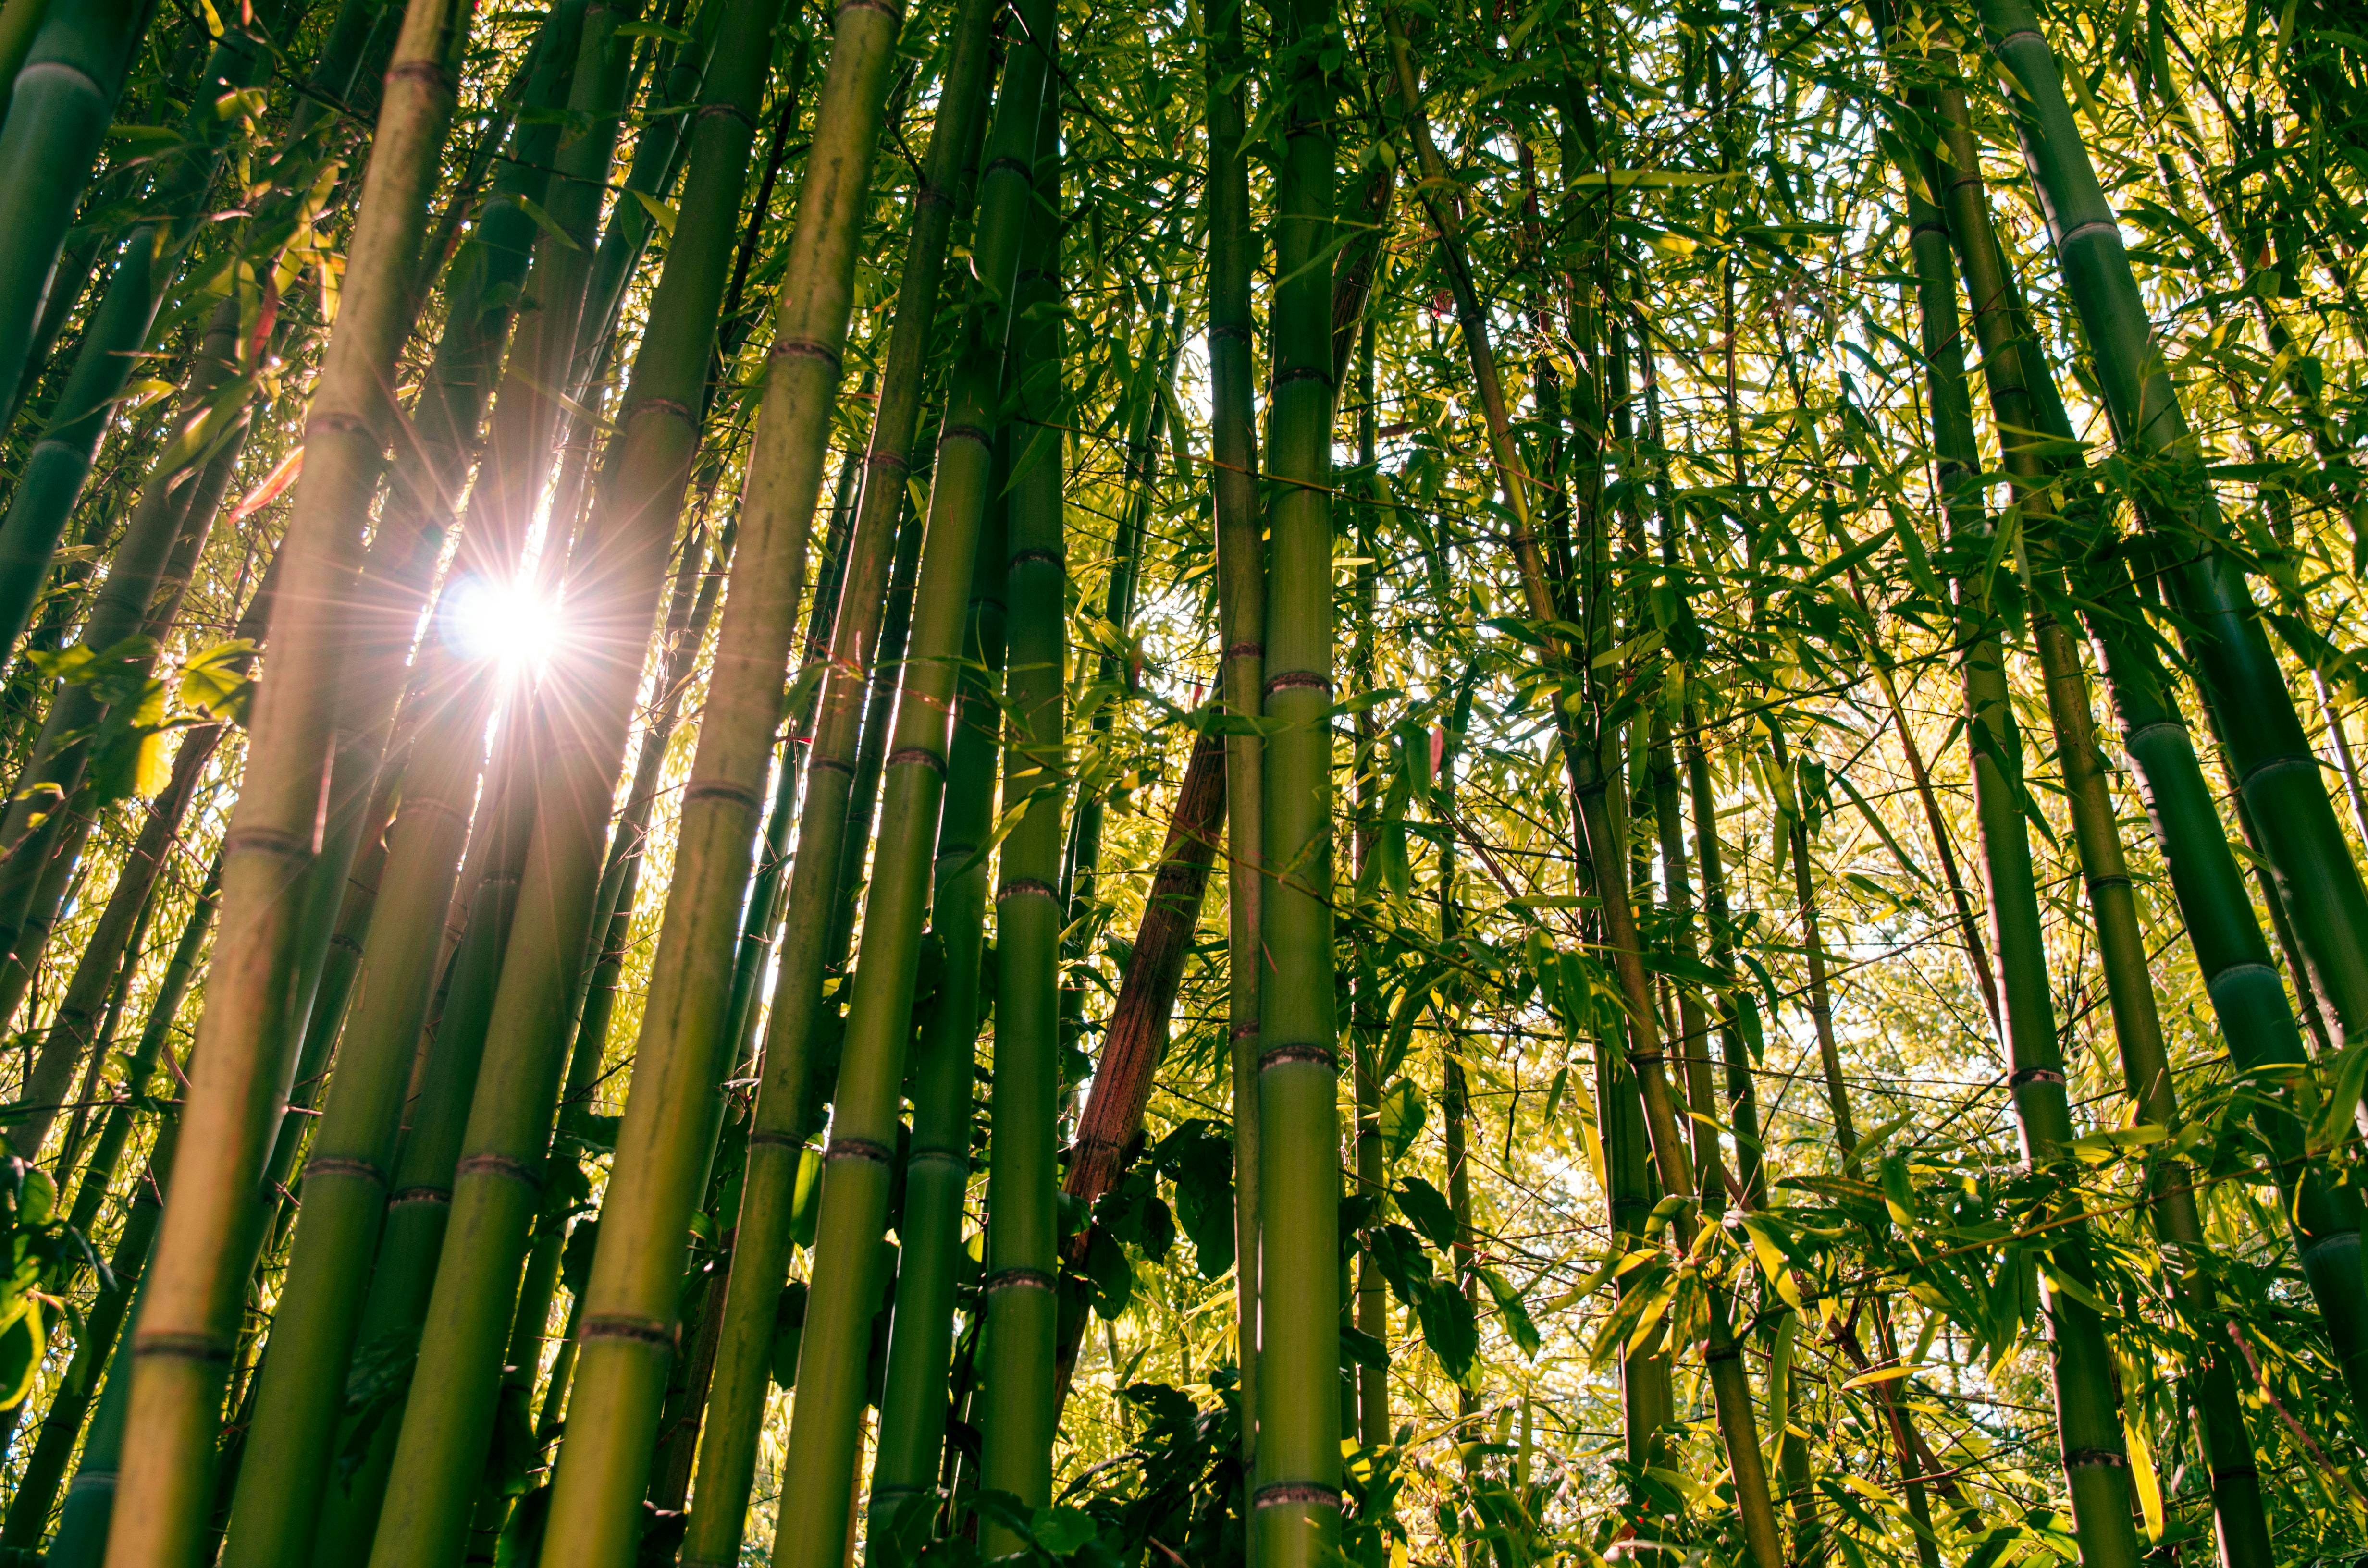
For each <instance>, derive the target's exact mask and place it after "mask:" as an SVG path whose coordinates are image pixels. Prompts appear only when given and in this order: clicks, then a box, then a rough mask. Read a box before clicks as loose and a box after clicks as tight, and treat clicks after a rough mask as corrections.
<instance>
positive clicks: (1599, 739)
mask: <svg viewBox="0 0 2368 1568" xmlns="http://www.w3.org/2000/svg"><path fill="white" fill-rule="evenodd" d="M1383 17H1384V21H1385V23H1386V24H1387V28H1388V34H1389V45H1390V54H1391V59H1392V62H1393V66H1394V74H1395V78H1396V88H1397V96H1398V99H1399V103H1400V105H1401V107H1402V108H1403V109H1404V111H1405V119H1406V131H1407V132H1408V134H1409V138H1410V140H1411V141H1412V142H1413V143H1414V146H1415V151H1416V153H1417V159H1418V161H1419V163H1420V165H1421V167H1422V169H1423V175H1424V183H1423V198H1422V199H1423V204H1424V209H1425V210H1426V212H1427V213H1428V215H1429V218H1430V221H1431V226H1432V228H1433V229H1434V231H1435V232H1436V233H1438V234H1439V236H1440V256H1441V258H1442V260H1443V261H1444V262H1445V263H1446V264H1447V265H1446V270H1447V273H1448V278H1449V281H1450V286H1451V289H1452V294H1453V298H1454V300H1455V303H1456V316H1457V323H1458V325H1459V327H1460V329H1461V331H1462V335H1463V340H1464V348H1465V352H1466V354H1467V356H1468V357H1469V358H1470V360H1471V364H1472V368H1473V379H1474V383H1475V385H1476V387H1477V389H1478V392H1479V394H1480V402H1481V405H1482V409H1483V411H1484V414H1485V415H1486V422H1487V425H1488V430H1489V440H1490V447H1491V451H1492V453H1493V455H1494V456H1495V459H1496V462H1497V470H1498V479H1499V482H1500V483H1502V485H1503V486H1504V489H1505V494H1506V495H1507V498H1508V501H1510V503H1511V504H1512V506H1513V509H1514V513H1515V517H1516V518H1517V519H1518V526H1517V528H1516V531H1515V533H1514V535H1513V538H1512V541H1511V542H1512V545H1513V554H1514V559H1515V562H1516V565H1517V566H1518V568H1519V570H1520V580H1521V585H1522V592H1523V596H1524V600H1525V603H1526V606H1527V608H1528V610H1529V614H1530V617H1531V619H1533V620H1535V621H1537V622H1539V623H1540V624H1542V625H1543V624H1550V623H1552V622H1554V621H1555V620H1556V619H1559V612H1558V607H1557V605H1556V602H1555V597H1554V592H1553V589H1552V586H1551V585H1550V582H1549V580H1548V578H1547V574H1546V570H1545V563H1544V559H1543V551H1541V549H1540V547H1539V540H1538V536H1537V533H1536V532H1535V529H1534V516H1535V506H1534V504H1533V501H1532V498H1531V480H1530V477H1529V475H1528V472H1527V471H1526V469H1525V467H1524V465H1523V462H1522V460H1521V458H1520V452H1519V450H1518V449H1517V447H1516V446H1515V443H1514V439H1513V434H1512V425H1511V421H1510V419H1509V417H1508V411H1507V405H1506V400H1505V394H1504V389H1503V385H1502V382H1501V381H1500V379H1499V378H1498V376H1497V367H1496V360H1495V355H1494V350H1493V348H1492V347H1491V346H1490V342H1489V335H1488V326H1487V318H1486V314H1485V313H1484V312H1483V311H1482V309H1481V307H1480V303H1479V299H1478V295H1477V291H1476V290H1475V289H1474V285H1473V280H1472V275H1471V269H1470V267H1469V265H1468V263H1467V261H1466V260H1465V258H1464V256H1463V249H1462V244H1461V242H1460V238H1459V229H1460V226H1459V223H1458V219H1457V215H1456V213H1455V211H1454V210H1453V208H1452V205H1450V204H1448V203H1447V202H1445V201H1444V200H1443V199H1442V198H1441V196H1440V191H1442V190H1444V189H1446V188H1449V187H1450V186H1451V184H1452V182H1451V181H1450V180H1449V179H1448V176H1447V173H1446V167H1445V164H1444V161H1443V160H1442V159H1441V158H1440V153H1439V150H1438V148H1437V147H1436V145H1434V143H1433V142H1432V140H1431V136H1430V131H1429V121H1428V119H1426V117H1425V115H1424V112H1423V108H1422V97H1421V90H1420V86H1419V84H1418V81H1417V75H1416V72H1415V65H1414V60H1413V54H1412V51H1411V50H1410V48H1409V47H1408V45H1407V42H1406V32H1405V29H1404V28H1403V27H1402V25H1401V24H1400V23H1399V22H1398V20H1397V18H1396V17H1395V14H1394V13H1391V12H1388V11H1384V13H1383ZM1554 657H1555V661H1556V663H1557V664H1560V663H1562V662H1563V659H1564V655H1563V653H1561V651H1560V649H1559V647H1558V646H1557V647H1556V648H1555V649H1554ZM1588 728H1589V726H1588V724H1586V723H1582V722H1578V719H1577V716H1576V715H1565V733H1564V735H1563V754H1564V760H1565V767H1567V768H1568V769H1569V772H1570V777H1571V791H1572V795H1573V797H1574V801H1573V804H1574V808H1575V817H1576V819H1577V827H1578V830H1579V831H1578V834H1577V837H1578V840H1579V842H1580V844H1581V845H1582V846H1583V853H1584V857H1585V858H1586V859H1587V860H1588V863H1589V866H1590V868H1591V874H1592V878H1593V881H1594V891H1595V892H1596V894H1597V896H1598V897H1599V898H1600V902H1601V908H1602V911H1603V926H1604V929H1603V935H1604V937H1605V939H1606V942H1607V944H1608V945H1609V946H1610V948H1611V956H1612V959H1613V960H1614V966H1615V969H1616V970H1617V972H1618V975H1619V979H1620V983H1621V987H1622V994H1623V998H1624V1000H1625V1003H1626V1007H1627V1012H1628V1028H1627V1033H1628V1055H1629V1058H1630V1063H1629V1064H1630V1070H1631V1071H1632V1072H1633V1074H1634V1077H1635V1081H1636V1085H1637V1090H1638V1095H1639V1097H1640V1098H1641V1100H1642V1102H1643V1107H1644V1112H1645V1132H1646V1137H1647V1140H1648V1142H1649V1143H1650V1145H1651V1148H1652V1153H1653V1160H1654V1164H1655V1165H1656V1168H1657V1171H1658V1174H1659V1176H1660V1180H1661V1184H1662V1187H1663V1189H1664V1191H1665V1192H1667V1193H1668V1194H1670V1195H1673V1196H1680V1197H1682V1198H1684V1199H1688V1200H1689V1201H1690V1202H1691V1201H1695V1200H1698V1199H1699V1193H1698V1190H1697V1188H1696V1187H1695V1184H1694V1169H1693V1161H1692V1158H1691V1152H1690V1151H1689V1149H1688V1148H1687V1147H1686V1146H1685V1143H1684V1142H1683V1134H1682V1132H1681V1131H1680V1130H1679V1126H1678V1119H1677V1115H1676V1111H1675V1108H1674V1105H1673V1103H1672V1096H1671V1095H1670V1090H1669V1084H1668V1077H1667V1075H1666V1074H1665V1072H1664V1071H1663V1059H1662V1052H1661V1044H1660V1039H1659V1025H1658V1019H1657V1016H1656V1012H1655V1008H1654V1003H1653V991H1652V983H1651V981H1650V978H1649V977H1648V976H1647V974H1646V972H1645V967H1644V959H1643V951H1644V949H1643V946H1642V943H1641V941H1640V939H1639V937H1638V936H1637V933H1636V929H1635V926H1636V917H1635V910H1634V905H1633V904H1632V903H1630V901H1629V890H1628V866H1627V859H1628V851H1627V842H1626V835H1625V834H1624V833H1623V832H1621V831H1619V830H1617V829H1616V828H1615V826H1614V824H1613V820H1612V816H1611V807H1610V804H1609V802H1608V801H1607V800H1606V775H1607V774H1611V773H1615V772H1616V771H1617V770H1616V769H1615V768H1613V767H1610V766H1608V765H1607V759H1609V760H1610V761H1616V760H1617V758H1618V756H1619V752H1620V746H1619V743H1618V740H1617V737H1616V736H1611V735H1602V736H1598V735H1594V734H1590V733H1587V731H1588ZM1671 1229H1672V1231H1673V1233H1675V1235H1676V1237H1677V1240H1678V1243H1679V1245H1680V1246H1691V1238H1692V1235H1693V1233H1694V1229H1695V1221H1694V1217H1693V1214H1692V1212H1691V1210H1682V1211H1680V1213H1679V1216H1678V1217H1677V1219H1676V1221H1675V1222H1674V1223H1673V1224H1672V1226H1671ZM1710 1305H1711V1310H1710V1312H1709V1313H1708V1314H1707V1321H1706V1335H1705V1341H1704V1346H1703V1350H1704V1356H1705V1358H1706V1361H1707V1363H1708V1374H1709V1381H1710V1383H1711V1387H1712V1391H1713V1395H1714V1399H1715V1404H1716V1408H1717V1416H1718V1423H1719V1428H1720V1434H1721V1437H1722V1439H1723V1440H1724V1442H1725V1449H1726V1453H1727V1460H1728V1464H1729V1467H1730V1472H1731V1475H1732V1477H1733V1483H1734V1489H1735V1497H1736V1512H1737V1515H1738V1517H1739V1520H1740V1522H1741V1524H1742V1527H1743V1531H1744V1537H1745V1540H1746V1541H1747V1542H1748V1549H1749V1551H1750V1552H1751V1554H1752V1556H1753V1557H1754V1558H1755V1559H1756V1560H1757V1562H1758V1564H1759V1568H1777V1564H1778V1563H1779V1562H1782V1547H1781V1546H1780V1544H1779V1542H1778V1539H1777V1530H1776V1518H1775V1511H1774V1507H1773V1505H1772V1503H1771V1502H1770V1496H1769V1492H1768V1478H1767V1472H1766V1465H1765V1461H1764V1460H1763V1459H1762V1458H1761V1455H1760V1451H1759V1432H1758V1416H1757V1415H1756V1413H1755V1412H1754V1410H1753V1408H1752V1401H1751V1388H1750V1381H1749V1378H1748V1374H1747V1373H1746V1372H1745V1369H1744V1367H1743V1364H1742V1360H1741V1351H1740V1349H1739V1347H1738V1346H1736V1342H1735V1338H1734V1334H1733V1330H1732V1328H1731V1326H1730V1324H1729V1323H1728V1320H1727V1306H1726V1302H1725V1298H1724V1297H1723V1296H1721V1295H1720V1294H1719V1293H1718V1292H1716V1291H1715V1290H1713V1292H1712V1300H1711V1304H1710ZM1635 1436H1636V1435H1635V1434H1633V1433H1632V1442H1633V1441H1634V1437H1635Z"/></svg>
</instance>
